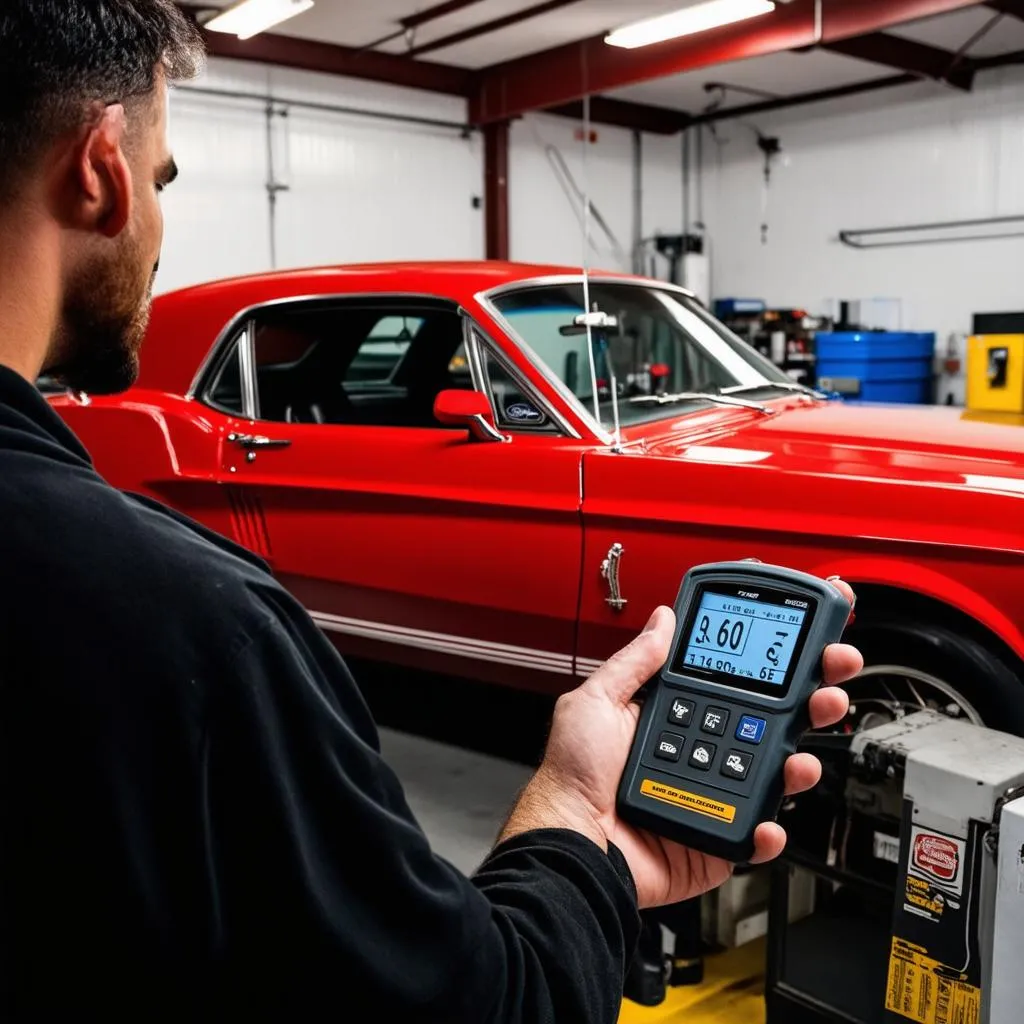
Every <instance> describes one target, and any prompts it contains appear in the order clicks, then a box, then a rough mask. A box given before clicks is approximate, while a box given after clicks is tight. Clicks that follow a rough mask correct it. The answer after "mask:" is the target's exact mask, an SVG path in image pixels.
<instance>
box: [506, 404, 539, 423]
mask: <svg viewBox="0 0 1024 1024" xmlns="http://www.w3.org/2000/svg"><path fill="white" fill-rule="evenodd" d="M505 415H506V416H507V417H508V418H509V419H510V420H517V421H518V422H530V421H534V422H535V421H537V420H540V419H543V417H542V416H541V414H540V411H539V410H538V409H535V408H534V407H533V406H532V405H530V404H529V403H527V402H516V403H515V404H514V405H510V406H508V408H506V409H505Z"/></svg>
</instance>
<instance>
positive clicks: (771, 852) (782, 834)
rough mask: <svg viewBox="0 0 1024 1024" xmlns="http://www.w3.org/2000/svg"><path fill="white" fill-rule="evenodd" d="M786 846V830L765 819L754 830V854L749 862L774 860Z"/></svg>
mask: <svg viewBox="0 0 1024 1024" xmlns="http://www.w3.org/2000/svg"><path fill="white" fill-rule="evenodd" d="M785 847H786V830H785V829H784V828H783V827H782V826H781V825H777V824H776V823H775V822H774V821H766V822H763V823H762V824H760V825H758V826H757V829H756V831H755V832H754V856H753V857H751V858H750V863H751V864H765V863H767V862H768V861H770V860H775V858H776V857H778V856H779V854H780V853H782V851H783V850H784V849H785Z"/></svg>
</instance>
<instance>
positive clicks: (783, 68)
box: [608, 51, 892, 114]
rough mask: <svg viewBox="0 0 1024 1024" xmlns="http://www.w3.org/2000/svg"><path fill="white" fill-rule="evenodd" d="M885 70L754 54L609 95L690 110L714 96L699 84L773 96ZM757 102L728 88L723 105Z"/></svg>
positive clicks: (833, 58) (842, 60) (821, 57)
mask: <svg viewBox="0 0 1024 1024" xmlns="http://www.w3.org/2000/svg"><path fill="white" fill-rule="evenodd" d="M886 73H889V74H891V73H892V70H891V69H889V70H888V71H887V72H886V71H883V70H880V69H879V66H878V65H877V64H869V63H868V62H867V61H862V60H856V59H855V58H853V57H843V56H840V55H839V54H835V53H823V52H821V51H811V52H809V53H773V54H771V55H769V56H767V57H754V58H751V59H750V60H741V61H733V62H732V63H729V64H716V65H714V66H713V67H707V68H700V69H699V70H697V71H687V72H685V73H684V74H681V75H673V76H672V77H671V78H658V79H654V80H653V81H651V82H643V83H641V84H640V85H631V86H629V87H628V88H626V89H618V90H616V91H615V92H611V93H608V95H609V96H612V97H614V98H615V99H620V100H632V101H633V102H635V103H651V104H654V105H655V106H659V107H673V108H675V109H677V110H685V111H688V112H689V113H691V114H694V113H698V112H699V111H701V110H702V109H704V108H705V107H706V106H707V105H708V104H709V103H710V102H711V101H712V99H714V97H715V96H716V95H717V93H710V92H708V91H707V90H706V89H705V88H704V86H705V84H706V83H708V82H721V83H724V84H726V85H737V86H744V87H746V88H749V89H755V90H759V91H762V92H766V93H771V94H773V95H775V96H790V95H793V94H795V93H801V92H810V91H811V90H817V89H832V88H835V87H837V86H841V85H853V84H854V83H856V82H866V81H869V80H870V79H872V78H879V77H881V76H883V75H884V74H886ZM763 98H765V99H767V98H770V97H763ZM757 101H758V97H757V96H753V95H748V94H745V93H739V92H732V91H729V92H728V93H727V101H726V104H725V105H726V106H730V107H734V106H739V105H741V104H746V103H756V102H757Z"/></svg>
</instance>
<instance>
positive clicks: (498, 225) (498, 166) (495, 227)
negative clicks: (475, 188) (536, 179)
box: [483, 121, 508, 260]
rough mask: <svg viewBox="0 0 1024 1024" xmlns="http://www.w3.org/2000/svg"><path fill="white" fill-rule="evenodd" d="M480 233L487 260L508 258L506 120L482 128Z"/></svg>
mask: <svg viewBox="0 0 1024 1024" xmlns="http://www.w3.org/2000/svg"><path fill="white" fill-rule="evenodd" d="M483 133H484V232H485V255H486V257H487V259H489V260H507V259H508V121H495V122H493V123H491V124H487V125H485V126H484V130H483Z"/></svg>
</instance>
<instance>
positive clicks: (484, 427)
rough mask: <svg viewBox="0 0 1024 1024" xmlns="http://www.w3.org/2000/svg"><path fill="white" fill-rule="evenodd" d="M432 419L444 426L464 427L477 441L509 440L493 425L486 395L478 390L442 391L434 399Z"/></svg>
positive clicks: (492, 415)
mask: <svg viewBox="0 0 1024 1024" xmlns="http://www.w3.org/2000/svg"><path fill="white" fill-rule="evenodd" d="M434 419H436V420H437V421H438V423H443V424H444V425H445V426H446V427H465V428H466V430H468V431H469V434H470V437H473V438H475V439H476V440H477V441H510V440H511V438H509V437H505V435H504V434H502V433H500V432H499V431H498V428H497V427H496V426H495V425H494V413H493V412H492V411H491V403H490V402H488V401H487V396H486V395H482V394H480V392H479V391H456V390H450V391H442V392H440V393H439V394H438V396H437V398H435V399H434Z"/></svg>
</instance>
